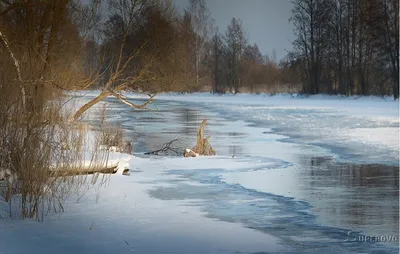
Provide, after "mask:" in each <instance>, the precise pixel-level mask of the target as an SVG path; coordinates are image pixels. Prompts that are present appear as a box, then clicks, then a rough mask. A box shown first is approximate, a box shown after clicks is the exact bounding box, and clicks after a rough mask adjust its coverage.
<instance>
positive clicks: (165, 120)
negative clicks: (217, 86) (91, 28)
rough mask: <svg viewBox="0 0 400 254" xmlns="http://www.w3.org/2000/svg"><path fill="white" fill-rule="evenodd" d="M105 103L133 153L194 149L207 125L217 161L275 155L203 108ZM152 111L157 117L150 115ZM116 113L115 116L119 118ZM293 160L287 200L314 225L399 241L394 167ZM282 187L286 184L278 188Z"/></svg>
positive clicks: (301, 157)
mask: <svg viewBox="0 0 400 254" xmlns="http://www.w3.org/2000/svg"><path fill="white" fill-rule="evenodd" d="M108 103H109V107H108V108H109V110H108V111H107V112H106V113H107V119H109V121H110V122H112V123H113V124H117V125H119V126H121V127H122V128H123V129H125V135H126V137H127V138H128V139H132V140H134V141H135V152H139V153H141V152H147V151H149V150H155V149H156V148H159V147H160V145H161V144H163V143H166V142H168V141H170V140H172V139H174V138H179V139H180V140H182V141H183V143H184V145H185V146H186V147H190V146H192V145H194V143H195V139H196V131H197V128H198V126H199V124H200V123H201V121H202V120H203V119H208V120H209V125H208V127H207V131H206V133H207V135H210V136H211V144H212V145H213V146H214V147H215V148H216V150H217V153H218V154H219V155H225V156H230V155H233V154H235V155H240V156H255V154H256V153H257V154H256V155H257V156H264V157H266V156H271V155H273V154H274V153H273V150H271V149H273V147H272V148H271V142H272V141H269V140H265V141H262V142H264V143H262V142H261V148H260V149H258V148H257V149H258V150H257V151H255V148H253V144H254V142H255V140H251V139H249V134H248V133H246V132H245V131H243V133H241V132H238V130H240V131H241V127H240V126H239V128H236V127H237V126H236V127H235V130H236V131H233V130H232V129H229V127H227V126H230V125H229V124H231V122H232V121H229V120H227V119H226V118H224V117H222V116H220V115H218V114H217V113H215V112H211V111H205V110H204V108H195V107H193V106H190V105H184V104H179V103H176V102H165V101H164V102H163V101H155V102H154V104H153V105H152V108H151V109H152V110H146V111H143V110H142V111H136V110H132V109H129V108H128V107H127V106H126V105H123V104H120V103H115V102H114V101H112V100H110V101H108ZM100 109H101V108H98V110H99V112H100ZM155 109H157V111H153V110H155ZM115 112H119V113H118V117H115V116H116V113H115ZM98 115H99V116H101V114H100V113H99V114H98ZM96 121H98V119H97V120H96V119H94V120H92V122H93V123H96ZM263 133H264V134H263ZM269 133H270V132H265V131H264V132H263V131H260V136H259V138H265V136H267V135H269ZM261 136H263V137H261ZM258 145H260V143H259V144H258ZM286 145H289V144H286ZM252 148H253V149H252ZM268 149H270V150H269V151H268ZM263 151H266V152H265V153H264V152H263ZM277 151H278V150H277ZM268 152H269V153H268ZM271 152H272V153H271ZM252 153H253V154H252ZM287 153H293V151H288V152H287ZM267 154H268V155H267ZM295 155H296V154H295ZM288 157H290V156H288ZM293 158H297V159H294V160H293V161H290V162H291V163H293V164H295V165H297V167H296V170H293V171H291V172H290V174H291V175H290V180H291V182H290V185H291V186H290V187H291V188H292V189H295V191H293V193H292V194H293V195H294V196H295V198H299V199H302V200H306V201H307V202H309V203H310V204H311V205H312V206H313V209H312V210H313V212H314V213H315V214H317V215H318V220H319V223H321V224H324V225H330V226H334V227H341V228H351V229H353V228H354V229H357V230H362V231H363V232H366V234H368V233H369V234H374V235H376V234H381V235H396V236H398V235H399V230H398V225H399V224H398V223H399V213H398V211H399V172H398V167H389V166H383V165H356V164H344V163H338V162H337V161H335V160H334V159H332V158H331V157H327V156H322V157H321V156H317V157H313V156H311V155H309V153H302V155H299V156H297V157H296V156H294V157H293ZM277 170H283V169H277ZM262 177H269V176H268V174H266V175H263V176H261V177H260V178H262ZM285 184H289V183H288V182H282V183H281V185H285ZM296 193H301V195H300V194H296ZM296 195H298V196H296Z"/></svg>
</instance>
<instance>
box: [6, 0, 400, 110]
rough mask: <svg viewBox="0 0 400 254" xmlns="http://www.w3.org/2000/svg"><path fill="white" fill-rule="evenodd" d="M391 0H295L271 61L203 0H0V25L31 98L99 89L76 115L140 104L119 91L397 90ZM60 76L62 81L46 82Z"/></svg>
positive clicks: (393, 1) (395, 5)
mask: <svg viewBox="0 0 400 254" xmlns="http://www.w3.org/2000/svg"><path fill="white" fill-rule="evenodd" d="M398 7H399V5H398V1H396V0H294V1H293V9H292V16H291V18H290V22H291V23H292V24H293V25H294V33H295V35H296V39H295V41H294V42H293V46H294V48H293V50H292V51H291V52H288V54H287V55H286V56H285V57H284V58H283V59H280V61H279V63H278V62H277V60H276V56H275V57H272V60H271V59H269V57H268V56H266V55H263V54H262V53H261V52H260V50H259V47H258V45H257V44H250V43H249V42H248V41H249V39H248V35H247V33H246V31H245V29H244V27H243V24H242V21H241V20H240V19H238V18H232V20H231V22H230V24H229V25H228V26H227V27H226V29H225V30H224V31H222V30H220V28H218V27H217V26H216V25H215V22H214V21H213V19H212V17H211V12H210V11H209V9H208V8H207V6H206V2H205V0H189V5H188V8H187V9H185V10H184V11H183V13H180V12H178V11H177V10H176V9H175V7H174V6H173V4H172V3H171V1H169V0H163V1H159V0H91V1H90V3H89V4H83V3H82V2H80V1H79V0H55V1H50V0H44V1H23V0H9V1H0V31H2V32H3V34H4V35H5V36H6V37H7V38H9V41H10V47H12V48H13V51H14V53H15V55H16V57H17V58H18V59H19V60H20V62H21V65H22V66H24V68H25V70H29V71H28V72H25V73H29V74H24V75H29V77H24V79H27V80H31V81H34V82H31V84H30V85H27V84H25V86H24V87H25V88H26V92H27V93H28V94H30V96H35V95H34V94H41V93H42V92H40V91H43V92H45V90H46V91H47V90H48V89H46V87H47V88H48V87H49V86H51V87H53V88H54V87H56V88H57V89H61V90H79V89H93V88H97V89H100V90H101V91H102V93H101V94H100V95H99V97H97V98H95V99H94V100H93V101H92V102H90V103H89V104H88V105H85V107H84V108H82V110H81V111H80V112H78V114H77V115H76V117H79V116H80V115H81V114H83V113H84V112H85V111H86V110H87V109H88V108H90V107H91V106H93V105H94V104H96V103H97V102H99V101H101V100H102V99H104V98H106V97H108V96H113V97H115V98H117V99H118V100H120V101H122V102H124V103H126V104H128V105H130V106H133V107H139V105H132V104H130V103H129V102H128V101H127V100H126V99H125V97H124V96H123V93H124V92H125V91H137V92H142V91H143V92H147V93H150V94H153V95H154V94H155V93H157V92H161V91H177V92H193V91H211V92H214V93H225V92H232V93H238V92H255V93H258V92H269V93H276V92H297V93H298V92H303V93H307V94H317V93H330V94H343V95H353V94H361V95H369V94H380V95H383V94H393V95H394V96H395V98H397V97H398V95H399V89H398V86H399V50H398V46H399V25H398V22H399V19H398ZM3 44H4V43H3ZM3 46H4V45H3ZM5 55H7V56H8V54H5ZM61 76H63V77H64V79H65V80H67V81H68V82H64V83H61V84H55V83H54V82H51V80H54V79H55V77H61ZM39 81H40V82H39ZM25 83H26V82H25ZM39 97H40V96H39ZM39 97H38V98H37V100H38V101H40V99H39ZM150 98H152V97H151V96H150Z"/></svg>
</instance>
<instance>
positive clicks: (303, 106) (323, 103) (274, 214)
mask: <svg viewBox="0 0 400 254" xmlns="http://www.w3.org/2000/svg"><path fill="white" fill-rule="evenodd" d="M335 98H336V99H335ZM132 100H137V98H136V96H132ZM107 114H108V119H110V121H111V122H112V123H114V124H118V125H119V126H121V127H122V128H123V129H124V130H125V136H126V137H127V138H130V139H132V140H134V144H135V153H138V154H140V153H143V152H146V151H149V150H154V149H157V148H159V147H160V146H161V145H162V144H163V143H166V142H168V141H170V140H172V139H174V138H178V139H180V141H181V145H182V146H186V147H188V146H192V145H193V144H194V143H195V135H196V130H197V127H198V125H199V124H200V122H201V121H202V120H203V119H208V122H209V125H208V127H207V129H206V133H207V135H210V136H211V139H210V142H211V144H212V145H213V147H214V148H215V149H216V151H217V154H218V156H217V157H216V158H212V159H207V160H208V161H209V162H208V163H206V164H205V165H207V167H205V168H202V166H201V165H202V163H199V164H198V167H194V168H193V167H191V168H184V167H179V168H171V167H168V166H165V167H162V168H161V169H160V171H161V174H162V175H163V176H164V177H160V178H157V179H153V180H152V181H151V182H152V187H151V188H150V189H149V190H147V193H148V195H150V197H153V198H155V199H159V200H163V201H171V202H176V201H179V202H181V203H182V204H183V205H184V206H188V207H190V206H195V207H198V208H199V209H200V210H201V212H202V214H203V215H202V216H204V217H206V218H210V219H213V220H218V221H225V222H231V223H235V224H238V225H241V226H243V227H246V228H250V229H255V230H257V231H260V232H264V233H266V234H268V235H271V236H273V237H276V238H277V239H279V240H278V243H279V244H280V245H282V246H283V247H284V248H285V249H286V250H288V251H289V252H308V253H310V252H314V253H337V252H346V253H348V252H354V253H356V252H357V253H359V252H370V251H373V250H376V251H384V252H393V253H398V237H399V175H398V174H399V170H398V169H399V168H398V166H399V150H398V147H399V132H398V131H399V119H398V103H396V102H393V101H384V100H383V99H379V98H367V99H360V100H355V99H338V97H333V99H332V98H321V99H315V98H313V99H308V98H301V99H298V98H297V99H293V98H279V97H278V98H277V97H264V96H247V97H246V96H242V97H240V96H238V97H237V98H233V97H229V96H223V97H218V96H201V95H198V97H196V96H160V97H159V99H157V100H156V101H155V102H154V103H153V104H152V106H151V110H147V111H134V110H132V109H130V108H128V107H126V106H125V105H121V104H120V103H117V101H115V100H109V101H108V111H107ZM95 122H96V117H94V118H92V123H95ZM232 155H235V158H231V157H232ZM187 160H198V159H190V158H189V159H187ZM227 161H229V163H234V164H235V163H236V164H238V165H239V164H243V166H238V167H228V166H227ZM193 163H194V164H196V163H197V162H196V161H194V162H193ZM210 163H211V164H212V167H210ZM135 175H136V176H138V177H140V176H141V175H142V176H146V172H145V170H138V171H137V172H135V173H133V177H135ZM142 183H146V182H145V181H143V182H142ZM372 236H374V237H378V238H380V239H381V240H383V241H386V242H385V243H376V242H374V241H375V240H372V241H369V237H372ZM216 237H217V236H216ZM374 239H376V238H374Z"/></svg>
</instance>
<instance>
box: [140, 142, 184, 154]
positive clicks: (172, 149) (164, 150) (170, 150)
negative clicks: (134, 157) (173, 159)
mask: <svg viewBox="0 0 400 254" xmlns="http://www.w3.org/2000/svg"><path fill="white" fill-rule="evenodd" d="M177 142H179V140H178V139H173V140H171V141H169V142H167V143H165V144H163V145H162V147H161V148H160V149H157V150H154V151H151V152H147V153H144V154H145V155H179V154H181V149H180V148H179V147H176V146H174V145H175V143H177Z"/></svg>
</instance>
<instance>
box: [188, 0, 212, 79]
mask: <svg viewBox="0 0 400 254" xmlns="http://www.w3.org/2000/svg"><path fill="white" fill-rule="evenodd" d="M188 14H189V15H190V19H191V26H192V29H193V32H194V36H195V42H194V62H195V70H196V85H198V84H199V81H200V77H199V72H200V64H201V61H202V59H203V55H204V53H205V52H204V47H205V44H206V42H207V41H208V39H209V35H210V31H211V23H210V22H211V20H210V11H209V10H208V8H207V5H206V2H205V0H189V9H188Z"/></svg>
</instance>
